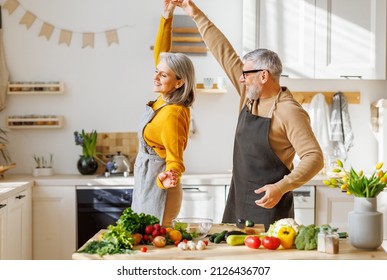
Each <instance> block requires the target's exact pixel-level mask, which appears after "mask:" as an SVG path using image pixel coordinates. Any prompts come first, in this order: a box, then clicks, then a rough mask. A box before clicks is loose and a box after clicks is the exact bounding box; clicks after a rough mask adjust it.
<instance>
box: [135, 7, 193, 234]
mask: <svg viewBox="0 0 387 280" xmlns="http://www.w3.org/2000/svg"><path fill="white" fill-rule="evenodd" d="M169 2H170V1H164V13H163V16H162V17H161V20H160V27H159V31H158V34H157V38H156V43H155V48H154V56H155V62H156V64H157V66H156V71H155V75H154V82H153V83H154V85H153V91H154V92H156V93H158V97H157V98H156V100H155V101H151V102H149V103H148V104H147V105H146V108H145V112H144V114H143V116H142V119H141V121H140V125H139V130H138V139H139V151H138V155H137V158H136V161H135V165H134V179H135V186H134V191H133V203H132V206H131V208H132V209H133V211H134V212H137V213H145V214H150V215H153V216H156V217H157V218H159V220H160V223H161V225H163V226H169V225H171V224H172V220H173V219H174V218H176V217H177V215H178V214H179V212H180V206H181V202H182V188H181V183H180V178H181V175H182V173H183V172H184V171H185V166H184V160H183V154H184V150H185V148H186V147H187V142H188V135H189V124H190V106H191V105H192V104H193V102H194V99H195V71H194V66H193V63H192V61H191V60H190V59H189V58H188V57H187V56H186V55H184V54H181V53H169V52H168V51H169V50H170V41H171V40H170V38H171V33H172V30H171V21H172V14H173V10H174V5H172V4H169ZM166 26H169V28H165V27H166Z"/></svg>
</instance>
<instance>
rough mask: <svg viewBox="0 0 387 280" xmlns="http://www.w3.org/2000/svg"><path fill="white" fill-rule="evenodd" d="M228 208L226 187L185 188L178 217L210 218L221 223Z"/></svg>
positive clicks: (200, 186) (201, 186) (203, 186)
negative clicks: (225, 209) (226, 207)
mask: <svg viewBox="0 0 387 280" xmlns="http://www.w3.org/2000/svg"><path fill="white" fill-rule="evenodd" d="M225 206H226V186H224V185H219V186H205V185H198V186H184V185H183V201H182V204H181V208H180V213H179V215H178V217H180V218H192V217H193V218H209V219H212V220H213V222H214V223H221V222H222V217H223V211H224V208H225Z"/></svg>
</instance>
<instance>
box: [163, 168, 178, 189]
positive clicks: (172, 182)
mask: <svg viewBox="0 0 387 280" xmlns="http://www.w3.org/2000/svg"><path fill="white" fill-rule="evenodd" d="M158 177H159V179H160V182H161V183H162V184H163V186H164V188H166V189H168V188H173V187H176V184H177V173H176V172H175V171H173V170H169V171H166V172H161V173H160V174H159V176H158Z"/></svg>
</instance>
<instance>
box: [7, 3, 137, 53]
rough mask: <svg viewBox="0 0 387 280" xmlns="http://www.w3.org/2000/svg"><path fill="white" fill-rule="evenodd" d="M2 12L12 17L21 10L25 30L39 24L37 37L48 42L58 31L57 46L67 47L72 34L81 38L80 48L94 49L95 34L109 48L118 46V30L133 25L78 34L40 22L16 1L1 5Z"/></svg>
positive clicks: (40, 20) (21, 20) (39, 19)
mask: <svg viewBox="0 0 387 280" xmlns="http://www.w3.org/2000/svg"><path fill="white" fill-rule="evenodd" d="M2 7H3V9H4V10H7V11H8V14H9V15H12V14H13V12H14V11H15V10H16V9H17V8H20V9H23V12H24V14H23V16H22V17H21V19H20V21H19V24H21V25H25V27H26V28H27V29H30V28H31V26H32V25H33V24H34V23H35V22H39V23H40V24H41V28H40V32H39V35H38V36H39V37H44V38H46V39H47V40H48V41H49V40H50V39H51V36H52V34H53V33H54V30H58V31H59V39H58V44H59V45H61V44H65V45H67V46H68V47H69V46H70V45H71V40H72V38H73V34H80V35H81V36H82V48H86V47H90V48H94V41H95V40H94V39H95V36H96V35H97V34H104V35H105V39H106V43H107V45H108V46H109V47H110V46H111V45H112V44H117V45H118V44H119V37H118V30H121V29H123V28H127V27H130V26H134V25H123V26H120V27H117V28H113V29H109V30H104V31H97V32H91V31H87V32H79V31H74V30H69V29H68V28H60V27H57V26H56V25H55V24H53V23H49V22H47V21H45V20H42V19H41V18H39V17H38V16H36V15H35V14H34V13H32V12H31V11H29V10H27V9H26V8H25V7H24V6H23V5H22V4H20V2H19V1H18V0H6V2H5V3H4V4H3V5H2Z"/></svg>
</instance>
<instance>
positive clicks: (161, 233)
mask: <svg viewBox="0 0 387 280" xmlns="http://www.w3.org/2000/svg"><path fill="white" fill-rule="evenodd" d="M166 233H167V229H166V228H163V227H162V228H160V235H165V234H166Z"/></svg>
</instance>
